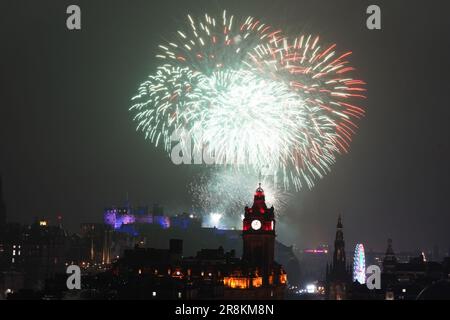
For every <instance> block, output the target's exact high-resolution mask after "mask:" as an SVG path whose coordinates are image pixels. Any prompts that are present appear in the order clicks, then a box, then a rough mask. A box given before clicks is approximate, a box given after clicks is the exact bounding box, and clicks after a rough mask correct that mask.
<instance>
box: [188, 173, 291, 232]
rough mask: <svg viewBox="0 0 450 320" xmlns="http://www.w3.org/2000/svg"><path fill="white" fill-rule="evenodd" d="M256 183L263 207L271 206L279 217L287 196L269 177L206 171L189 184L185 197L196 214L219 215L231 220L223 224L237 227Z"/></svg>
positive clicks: (251, 202) (251, 200) (250, 201)
mask: <svg viewBox="0 0 450 320" xmlns="http://www.w3.org/2000/svg"><path fill="white" fill-rule="evenodd" d="M259 182H261V184H262V187H263V189H264V194H265V197H266V203H267V205H268V206H269V207H270V206H272V205H273V206H274V207H275V208H276V211H275V213H276V214H280V213H282V212H283V209H284V208H285V207H286V206H287V203H288V202H289V199H290V197H291V194H290V193H288V192H286V191H285V190H284V189H283V188H279V187H277V186H276V185H275V184H274V183H273V179H272V177H269V176H262V177H258V175H257V174H254V173H249V172H239V171H236V170H229V169H226V168H222V170H210V171H209V172H206V173H204V174H202V175H200V176H198V177H197V178H196V179H195V181H193V182H192V183H191V184H190V186H189V193H190V194H191V196H192V200H193V202H194V207H196V211H198V212H201V213H202V214H209V213H213V212H214V213H218V214H221V215H222V216H223V217H224V218H225V219H230V220H231V221H226V222H227V225H236V226H238V227H241V224H242V219H241V215H242V214H243V212H244V210H243V207H244V206H245V205H247V206H252V204H253V198H252V194H254V193H255V189H256V187H257V186H258V183H259Z"/></svg>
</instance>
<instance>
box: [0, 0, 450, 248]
mask: <svg viewBox="0 0 450 320" xmlns="http://www.w3.org/2000/svg"><path fill="white" fill-rule="evenodd" d="M446 2H448V1H420V2H419V1H399V0H397V1H360V0H354V1H341V0H340V1H318V0H314V1H313V0H309V1H301V0H292V1H273V0H264V1H261V0H255V1H247V0H240V1H211V0H207V1H172V0H165V1H103V0H97V1H75V0H74V1H61V0H53V1H48V0H46V1H43V0H41V1H22V0H6V1H5V0H3V1H1V4H0V39H1V46H0V49H1V50H0V81H1V86H0V101H1V107H0V173H1V174H2V176H3V180H4V189H5V201H6V203H7V208H8V215H9V219H10V220H12V221H19V222H23V223H25V222H27V223H29V222H31V221H32V220H33V218H34V217H36V216H46V217H49V218H54V217H55V216H56V215H59V214H61V215H62V216H63V220H64V224H65V225H66V226H68V227H69V228H70V229H71V230H73V231H76V230H77V226H78V225H79V223H81V222H88V221H101V219H102V210H103V208H104V207H106V206H109V205H113V204H121V202H122V201H123V199H124V198H125V195H126V193H127V192H128V193H129V195H130V199H131V200H132V201H133V202H134V203H136V204H145V203H148V204H152V203H153V202H159V203H161V204H163V205H165V206H166V207H167V209H166V212H167V213H176V212H180V211H181V210H183V209H184V210H188V209H189V208H190V206H191V199H190V195H189V193H188V192H187V187H186V186H187V184H189V183H190V182H191V181H192V176H193V174H194V173H195V171H196V170H197V171H198V170H200V169H199V168H192V167H193V166H175V165H173V164H172V162H171V161H170V159H169V158H168V156H167V155H166V154H165V153H164V152H163V150H162V149H161V148H158V149H157V148H154V147H153V146H152V145H151V144H150V143H149V142H147V141H145V140H144V139H143V136H142V135H141V134H137V133H136V132H135V126H134V123H133V122H132V121H131V115H130V114H129V112H128V107H129V106H130V102H129V99H130V98H131V96H132V95H133V94H134V93H135V90H136V88H137V86H138V84H139V83H140V82H141V81H142V80H144V79H145V78H146V77H147V75H148V74H150V73H152V72H154V70H155V67H156V66H157V61H156V59H155V58H154V55H155V52H156V47H157V45H158V44H159V43H161V42H164V40H165V39H166V38H165V37H167V36H170V35H171V33H172V32H174V31H175V30H176V28H177V27H178V26H179V25H180V23H182V22H184V19H185V16H186V14H187V13H193V14H203V13H205V12H209V13H215V12H216V13H218V14H221V12H222V10H223V9H227V11H228V12H232V13H234V14H237V15H242V16H248V15H252V16H256V17H258V18H261V19H264V20H265V21H267V22H268V23H269V24H271V25H274V26H278V27H280V28H282V29H284V30H286V31H288V33H313V34H319V35H320V36H321V39H322V40H323V41H326V42H328V43H333V42H336V43H337V44H338V50H341V51H345V50H351V51H353V56H352V58H351V62H352V64H353V65H355V66H356V67H357V69H358V71H357V75H358V76H359V77H360V78H362V79H364V80H366V81H367V82H368V86H367V88H368V99H367V102H366V110H367V114H366V117H365V118H364V119H363V120H362V121H361V122H360V123H359V125H360V130H359V132H358V134H357V135H356V136H355V138H354V141H353V144H352V148H351V152H350V153H349V154H347V155H344V156H342V157H340V158H339V159H338V162H337V164H336V165H334V167H333V169H332V172H331V173H330V174H329V175H327V176H326V177H325V178H324V179H322V180H320V181H318V182H317V184H316V187H315V188H314V189H312V190H304V191H301V192H300V193H298V194H296V195H295V197H294V200H293V201H292V203H291V205H290V207H289V208H288V209H287V210H286V212H284V213H283V217H282V218H281V220H280V226H279V230H278V231H279V232H278V233H279V238H280V239H281V240H282V241H284V242H285V243H286V244H291V243H295V244H297V245H298V246H300V247H306V246H316V245H318V244H319V243H321V242H331V241H332V239H333V237H334V230H335V225H336V219H337V215H338V214H339V213H341V214H342V215H343V222H344V232H345V233H344V234H345V238H346V240H347V243H348V246H353V244H355V243H357V242H362V243H364V244H365V245H366V247H367V248H373V249H374V250H384V249H385V247H386V240H387V238H393V240H394V249H396V250H415V249H426V248H431V247H432V246H433V245H434V244H437V245H439V246H440V248H441V249H442V251H444V250H445V251H447V250H448V249H449V248H450V233H449V225H450V201H449V200H448V199H449V194H448V191H449V190H450V183H449V176H450V170H449V167H448V166H449V163H450V150H449V143H448V139H449V137H450V126H449V125H448V123H449V118H450V111H449V110H450V108H449V107H450V106H449V102H448V101H449V92H450V82H449V80H448V77H449V71H450V62H449V57H450V44H449V42H450V20H449V19H448V14H449V12H450V11H449V10H450V6H449V5H448V4H447V5H445V6H444V4H445V3H446ZM69 4H78V5H80V7H81V10H82V30H81V31H69V30H67V28H66V17H67V15H66V13H65V12H66V8H67V6H68V5H69ZM369 4H378V5H380V7H381V10H382V30H381V31H370V30H368V29H367V28H366V24H365V21H366V17H367V15H366V14H365V10H366V8H367V6H368V5H369ZM255 187H256V186H255ZM224 192H226V190H224ZM251 198H252V195H251V194H249V201H251ZM275 209H276V208H275ZM287 225H289V227H287Z"/></svg>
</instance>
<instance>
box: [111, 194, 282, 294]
mask: <svg viewBox="0 0 450 320" xmlns="http://www.w3.org/2000/svg"><path fill="white" fill-rule="evenodd" d="M242 239H243V255H242V258H238V257H236V254H235V251H233V250H232V251H229V252H225V250H224V249H223V248H222V247H219V248H218V249H202V250H200V251H198V252H197V254H196V255H195V256H193V257H187V258H183V255H182V254H183V242H182V241H181V240H175V239H172V240H171V241H170V245H169V249H166V250H165V249H154V248H139V247H136V248H135V249H133V250H127V251H125V255H124V257H123V258H122V259H119V260H118V261H117V263H115V264H114V267H113V269H112V274H113V275H115V276H116V277H117V278H119V279H121V283H123V285H120V286H118V287H116V289H117V295H118V298H120V299H283V297H284V293H285V289H286V285H287V275H286V272H285V271H284V269H283V268H282V266H281V265H279V264H278V263H277V262H275V261H274V250H275V217H274V208H273V207H272V208H267V206H266V203H265V196H264V191H263V189H262V188H261V187H259V188H258V189H257V190H256V192H255V196H254V203H253V206H252V207H251V208H248V207H246V208H245V216H244V220H243V231H242Z"/></svg>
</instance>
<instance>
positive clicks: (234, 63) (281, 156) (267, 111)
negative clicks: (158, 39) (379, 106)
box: [130, 12, 365, 190]
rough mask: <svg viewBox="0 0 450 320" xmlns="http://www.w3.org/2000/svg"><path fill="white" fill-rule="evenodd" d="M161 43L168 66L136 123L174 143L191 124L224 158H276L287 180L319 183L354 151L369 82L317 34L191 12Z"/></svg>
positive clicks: (244, 161) (138, 109) (241, 163)
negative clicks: (356, 74)
mask: <svg viewBox="0 0 450 320" xmlns="http://www.w3.org/2000/svg"><path fill="white" fill-rule="evenodd" d="M187 20H188V22H187V28H186V29H184V30H179V31H178V32H177V33H176V34H175V37H174V40H173V41H172V42H168V43H166V44H162V45H160V46H159V49H160V51H161V52H160V53H159V54H158V55H157V57H158V58H160V59H161V60H162V61H164V63H163V65H162V66H161V67H159V68H158V70H157V72H156V74H154V75H151V76H150V77H149V79H148V80H147V81H145V82H144V83H142V84H141V86H140V87H139V90H138V94H137V95H136V96H135V97H133V99H132V100H133V103H134V104H133V106H132V107H131V108H130V110H132V111H133V112H135V117H134V120H135V121H136V123H137V127H138V130H141V131H143V132H144V133H145V136H146V138H147V139H149V140H150V141H151V142H152V143H154V144H155V145H158V144H159V143H162V144H163V145H164V147H165V149H166V150H167V151H169V150H170V147H171V138H170V137H171V135H172V134H173V132H174V131H176V130H179V129H183V130H186V131H187V132H188V133H189V134H190V135H189V136H190V137H192V139H194V140H195V141H196V142H198V144H201V145H204V144H206V145H208V146H209V149H210V150H212V151H211V152H212V153H213V154H214V159H215V161H216V163H227V164H230V163H231V164H235V165H236V168H245V169H246V170H247V171H249V170H250V171H251V170H254V171H258V170H259V169H260V168H262V167H268V168H270V170H272V171H273V172H274V175H279V176H281V181H282V185H283V187H284V188H285V189H288V188H290V187H291V186H294V187H295V189H297V190H299V189H301V188H302V187H304V186H307V187H309V188H311V187H312V186H313V185H314V182H315V180H317V179H320V178H322V177H323V176H324V175H325V174H327V173H328V172H329V171H330V169H331V166H332V165H333V164H334V163H335V162H336V158H337V156H338V155H339V154H341V153H346V152H348V150H349V147H350V142H351V140H352V136H353V135H354V134H355V132H356V130H357V124H356V120H358V119H360V118H361V117H362V116H363V115H364V110H363V109H362V108H361V107H359V106H358V105H356V104H355V102H354V100H356V99H363V98H364V92H365V83H364V81H361V80H358V79H355V78H353V76H352V74H353V71H354V68H353V67H352V66H350V64H349V62H348V57H349V56H350V55H351V52H346V53H343V54H339V53H338V52H337V51H336V45H335V44H333V45H330V46H324V47H322V46H321V43H320V39H319V37H312V36H299V37H293V38H290V37H288V36H286V35H284V34H283V33H282V31H281V30H276V29H274V28H272V27H271V26H268V25H266V24H264V23H263V22H261V21H259V20H257V19H254V18H252V17H248V18H245V19H242V20H239V19H237V18H235V17H234V16H228V15H227V13H226V12H224V13H223V15H222V16H221V17H213V16H210V15H207V14H206V15H205V16H204V17H201V18H194V17H192V16H190V15H189V16H188V19H187Z"/></svg>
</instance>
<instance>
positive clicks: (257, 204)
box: [253, 183, 267, 210]
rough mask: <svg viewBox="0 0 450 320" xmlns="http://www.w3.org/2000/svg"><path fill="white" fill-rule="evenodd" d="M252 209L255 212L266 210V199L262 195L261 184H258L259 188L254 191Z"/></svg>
mask: <svg viewBox="0 0 450 320" xmlns="http://www.w3.org/2000/svg"><path fill="white" fill-rule="evenodd" d="M253 209H256V210H260V209H263V210H265V209H267V206H266V197H265V195H264V190H263V188H261V183H259V186H258V188H257V189H256V191H255V196H254V198H253Z"/></svg>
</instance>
